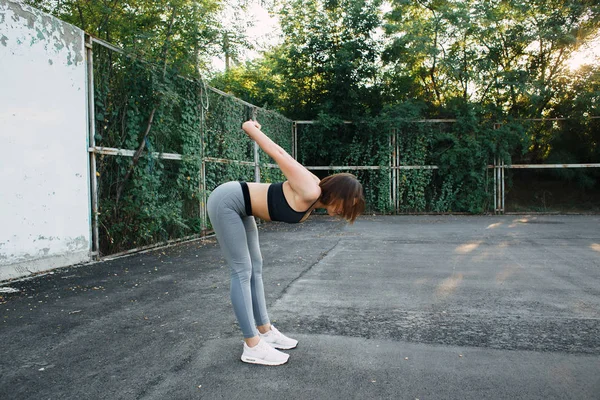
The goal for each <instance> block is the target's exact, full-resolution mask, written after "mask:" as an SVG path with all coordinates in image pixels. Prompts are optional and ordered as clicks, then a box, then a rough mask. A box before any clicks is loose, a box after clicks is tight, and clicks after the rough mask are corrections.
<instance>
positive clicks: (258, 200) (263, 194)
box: [248, 182, 271, 221]
mask: <svg viewBox="0 0 600 400" xmlns="http://www.w3.org/2000/svg"><path fill="white" fill-rule="evenodd" d="M269 186H271V184H270V183H254V182H248V191H249V192H250V202H251V203H252V215H254V216H255V217H257V218H260V219H262V220H265V221H270V220H271V218H269V205H268V202H267V192H268V190H269Z"/></svg>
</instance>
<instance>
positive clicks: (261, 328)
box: [256, 323, 271, 334]
mask: <svg viewBox="0 0 600 400" xmlns="http://www.w3.org/2000/svg"><path fill="white" fill-rule="evenodd" d="M256 329H258V331H259V332H260V333H263V334H264V333H267V332H269V331H270V330H271V323H266V324H264V325H261V326H257V327H256Z"/></svg>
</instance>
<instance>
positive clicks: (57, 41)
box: [0, 0, 84, 65]
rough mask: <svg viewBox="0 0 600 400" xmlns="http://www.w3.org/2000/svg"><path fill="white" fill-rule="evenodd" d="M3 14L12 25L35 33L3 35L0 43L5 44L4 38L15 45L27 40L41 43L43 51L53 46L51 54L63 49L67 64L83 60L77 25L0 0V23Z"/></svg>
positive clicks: (22, 5) (82, 48)
mask: <svg viewBox="0 0 600 400" xmlns="http://www.w3.org/2000/svg"><path fill="white" fill-rule="evenodd" d="M7 16H8V17H9V19H10V21H12V23H13V24H20V25H22V26H26V27H27V28H28V29H29V31H33V32H35V34H34V35H28V36H29V37H25V35H24V34H21V35H18V36H16V37H7V36H5V35H4V36H3V38H5V39H2V44H3V45H4V46H6V42H7V41H8V40H15V41H16V43H17V44H23V43H28V44H29V45H30V46H33V45H35V44H36V43H43V46H44V49H45V50H46V51H50V50H51V49H54V50H55V54H59V53H61V52H62V50H63V49H67V52H66V54H64V57H65V61H66V62H65V63H66V64H67V65H71V64H74V65H78V64H80V63H82V62H83V61H84V47H83V36H82V31H81V30H80V29H79V28H77V27H75V26H73V25H70V24H68V23H66V22H63V21H60V20H59V19H56V18H54V17H52V16H50V15H47V14H44V13H43V12H41V11H39V10H36V9H35V8H33V7H30V6H28V5H25V4H22V3H19V2H15V1H10V0H2V1H0V23H4V22H5V21H6V17H7ZM9 29H10V26H9Z"/></svg>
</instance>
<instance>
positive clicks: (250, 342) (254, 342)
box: [244, 336, 260, 347]
mask: <svg viewBox="0 0 600 400" xmlns="http://www.w3.org/2000/svg"><path fill="white" fill-rule="evenodd" d="M244 342H246V346H248V347H254V346H256V345H257V344H258V342H260V337H258V336H253V337H251V338H244Z"/></svg>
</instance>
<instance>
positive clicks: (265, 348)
mask: <svg viewBox="0 0 600 400" xmlns="http://www.w3.org/2000/svg"><path fill="white" fill-rule="evenodd" d="M288 358H290V355H289V354H285V353H282V352H281V351H279V350H275V349H274V348H273V347H271V346H270V345H269V344H268V343H267V342H265V341H264V340H262V339H260V341H259V342H258V344H257V345H256V346H254V347H248V345H247V344H246V343H244V353H242V361H243V362H246V363H250V364H261V365H281V364H285V363H286V362H287V361H288Z"/></svg>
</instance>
